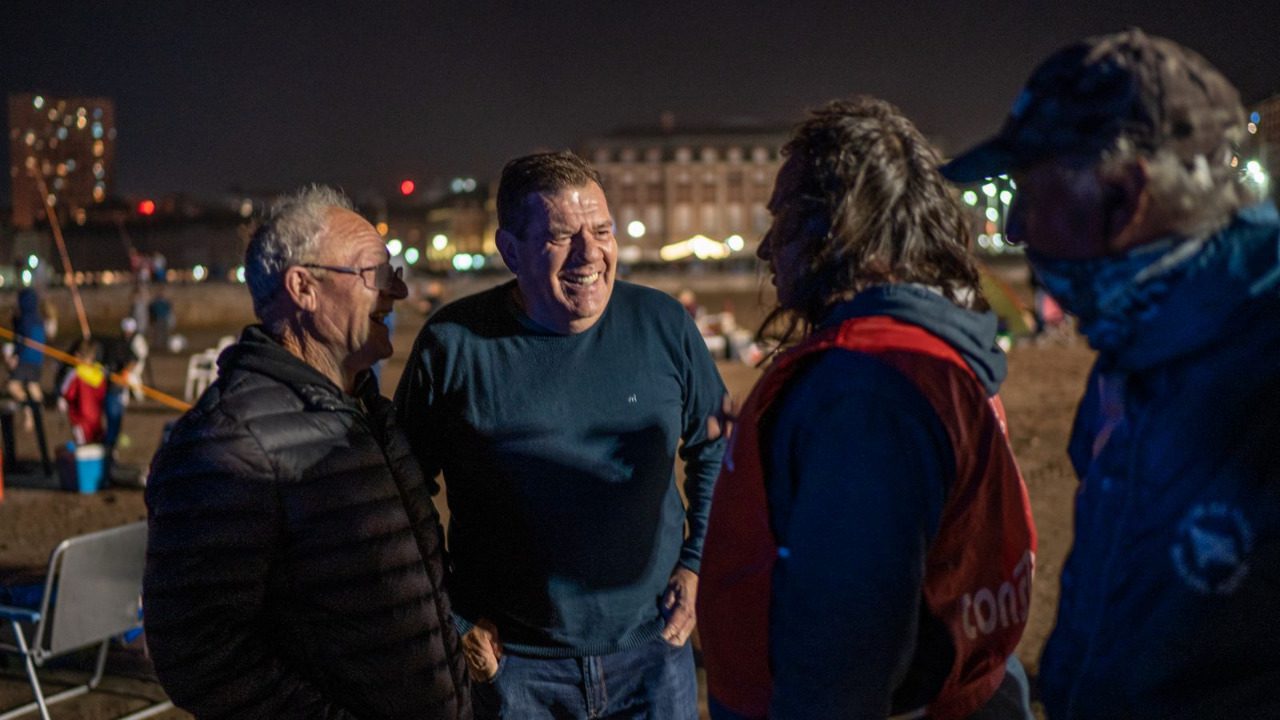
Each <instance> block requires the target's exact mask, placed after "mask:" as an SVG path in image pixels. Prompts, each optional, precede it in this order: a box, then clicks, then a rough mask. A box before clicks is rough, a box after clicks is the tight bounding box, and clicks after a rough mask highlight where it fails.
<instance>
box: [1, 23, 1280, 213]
mask: <svg viewBox="0 0 1280 720" xmlns="http://www.w3.org/2000/svg"><path fill="white" fill-rule="evenodd" d="M424 5H425V4H423V3H403V4H401V6H399V7H389V6H386V5H378V6H374V7H371V8H361V9H360V10H359V11H358V12H357V11H352V10H351V9H349V6H348V5H346V4H340V3H335V2H316V3H301V2H287V3H276V4H273V5H271V6H266V7H264V6H261V5H258V4H250V3H243V2H230V3H223V4H218V5H216V6H215V5H205V4H203V3H194V2H174V3H163V4H156V5H152V4H149V3H143V2H137V1H134V0H129V1H125V2H116V3H107V2H87V3H83V2H82V3H70V2H60V1H53V2H25V1H24V2H19V3H17V4H16V5H15V6H12V7H7V8H6V10H5V11H4V14H3V17H4V19H5V22H4V26H5V27H4V30H3V31H0V36H2V38H3V45H4V47H3V48H2V49H0V82H3V88H0V89H2V90H3V91H4V93H5V94H6V95H7V94H8V93H12V92H32V91H34V92H45V93H49V94H54V95H91V96H105V97H110V98H112V99H114V101H115V104H116V113H117V122H118V128H119V137H118V145H117V151H118V154H117V158H118V160H117V164H116V178H115V187H114V188H112V192H113V194H117V195H125V194H148V195H161V194H166V193H171V192H188V193H192V194H195V195H215V194H220V193H222V192H225V191H227V190H228V189H229V188H231V187H234V186H239V187H251V188H269V189H288V188H291V187H294V186H297V185H300V184H303V183H306V182H311V181H319V182H328V183H332V184H335V185H339V186H342V187H344V188H345V189H347V190H348V192H351V193H352V194H361V193H367V192H370V191H374V192H377V193H380V194H383V195H388V196H390V195H393V194H394V193H395V188H396V186H398V184H399V182H400V181H401V180H403V179H404V178H413V179H414V180H415V181H417V182H418V183H419V186H420V187H421V186H425V184H426V183H428V182H429V181H430V180H431V179H432V178H447V177H452V176H459V175H466V176H476V177H479V178H482V179H483V178H492V177H495V176H496V175H497V173H498V171H499V170H500V169H501V166H502V163H503V162H504V161H505V160H506V159H508V158H510V157H512V156H515V155H518V154H522V153H525V152H529V151H532V150H535V149H538V148H551V147H568V146H573V145H576V144H577V143H578V142H580V141H581V140H583V139H585V138H588V137H592V136H598V135H603V134H606V133H608V132H610V131H612V130H614V129H617V128H623V127H634V126H643V125H652V126H656V125H657V124H658V122H659V116H660V115H661V114H662V113H664V112H669V113H672V114H673V115H674V117H675V121H676V127H677V130H678V129H679V128H681V127H688V126H693V125H709V124H716V123H720V122H726V121H728V122H741V121H744V120H746V119H752V120H754V121H756V122H759V123H765V124H774V125H779V124H781V125H789V124H791V123H794V122H795V121H797V120H799V119H800V118H801V117H802V115H803V112H804V110H805V109H806V108H809V107H813V106H816V105H819V104H821V103H823V102H825V101H826V100H829V99H831V98H836V97H842V96H848V95H851V94H855V93H869V94H872V95H878V96H880V97H884V98H885V99H888V100H890V101H891V102H894V103H895V104H897V105H899V106H900V107H901V108H902V109H903V110H904V112H906V113H907V114H908V115H909V116H910V117H912V118H913V119H914V120H915V121H916V123H917V124H918V125H919V126H920V128H921V130H922V131H924V132H925V134H926V135H928V136H930V137H931V138H933V139H935V140H936V141H938V142H939V143H940V144H942V145H943V149H944V150H945V151H954V150H956V149H960V148H962V147H963V146H965V145H968V144H970V143H972V142H975V141H977V140H980V139H982V138H983V137H985V136H986V135H988V134H990V133H991V132H993V131H994V130H995V129H996V127H997V126H998V125H999V124H1000V122H1001V121H1002V119H1003V117H1004V114H1005V112H1006V111H1007V108H1008V106H1009V104H1010V103H1011V102H1012V100H1013V98H1014V96H1015V95H1016V94H1017V92H1018V89H1019V87H1020V86H1021V84H1022V82H1023V81H1024V80H1025V79H1026V77H1027V75H1028V74H1029V73H1030V71H1031V69H1032V68H1033V66H1034V64H1035V63H1036V62H1038V61H1039V60H1041V59H1043V58H1044V56H1046V55H1047V54H1048V53H1050V52H1052V51H1053V50H1054V49H1056V48H1058V47H1060V46H1062V45H1064V44H1066V43H1067V42H1070V41H1072V40H1075V39H1078V38H1080V37H1084V36H1087V35H1091V34H1097V33H1100V32H1110V31H1115V30H1118V29H1122V28H1124V27H1127V26H1133V25H1137V26H1140V27H1142V28H1144V29H1145V30H1146V31H1147V32H1149V33H1152V34H1157V35H1164V36H1167V37H1171V38H1173V39H1174V40H1177V41H1179V42H1182V43H1184V44H1186V45H1188V46H1189V47H1192V48H1193V49H1195V50H1197V51H1199V52H1201V53H1202V54H1203V55H1205V56H1206V57H1207V58H1208V59H1209V60H1210V62H1212V63H1213V64H1214V65H1216V66H1217V67H1218V68H1219V69H1220V70H1222V72H1223V73H1224V74H1225V75H1227V77H1228V78H1230V79H1231V80H1232V81H1233V82H1234V83H1235V84H1236V85H1237V87H1238V88H1239V89H1240V91H1241V95H1242V97H1243V99H1244V100H1245V102H1246V103H1252V102H1256V101H1258V100H1260V99H1262V98H1265V97H1268V96H1270V95H1272V94H1275V93H1277V92H1280V68H1278V67H1277V66H1276V64H1275V62H1274V61H1271V62H1268V60H1269V57H1268V55H1269V51H1271V50H1272V49H1273V47H1274V45H1273V43H1274V38H1276V37H1280V4H1277V3H1275V2H1274V1H1272V2H1263V1H1261V0H1247V1H1245V2H1240V3H1234V4H1232V5H1231V6H1230V15H1229V16H1228V15H1227V14H1226V12H1225V9H1224V8H1223V6H1216V5H1212V4H1210V5H1206V4H1205V3H1192V2H1182V3H1166V4H1160V5H1156V4H1153V3H1134V2H1123V1H1120V2H1112V3H1107V4H1106V5H1105V6H1103V7H1087V8H1064V7H1060V6H1050V5H1048V4H1047V3H1039V2H1032V3H999V2H995V1H994V0H975V1H973V2H968V3H954V4H951V3H948V4H946V5H945V6H942V7H936V8H927V9H920V8H918V7H917V8H912V7H903V6H902V4H901V3H896V2H887V1H885V0H871V1H869V2H863V3H859V4H858V6H857V7H854V6H852V5H851V4H849V3H840V2H829V1H822V2H810V3H806V4H805V6H804V8H803V9H797V8H794V7H792V8H787V7H774V6H772V5H770V4H766V3H725V2H712V3H705V4H699V5H698V6H696V7H682V6H678V5H675V4H667V3H658V4H649V5H644V6H641V5H640V4H636V5H634V6H633V5H630V4H628V5H622V4H619V5H603V4H598V5H595V6H588V5H585V4H582V5H580V6H577V7H559V8H548V7H532V6H530V7H522V8H518V9H513V8H509V7H502V6H497V5H496V4H494V5H493V6H486V5H487V4H484V3H476V4H461V3H459V4H457V5H456V6H453V5H450V4H434V3H433V4H431V5H430V6H429V7H426V6H424ZM85 6H87V7H85ZM3 152H4V154H5V155H6V160H7V154H8V149H7V133H6V144H5V149H4V151H3ZM6 165H7V162H6ZM8 185H9V177H8V173H3V175H0V201H3V199H7V197H8V190H9V187H8Z"/></svg>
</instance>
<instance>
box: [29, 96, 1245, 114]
mask: <svg viewBox="0 0 1280 720" xmlns="http://www.w3.org/2000/svg"><path fill="white" fill-rule="evenodd" d="M31 104H32V105H33V106H35V109H37V110H39V109H40V108H42V107H44V97H43V96H40V95H37V96H35V97H34V98H32V99H31ZM1254 114H1255V115H1256V114H1257V113H1254Z"/></svg>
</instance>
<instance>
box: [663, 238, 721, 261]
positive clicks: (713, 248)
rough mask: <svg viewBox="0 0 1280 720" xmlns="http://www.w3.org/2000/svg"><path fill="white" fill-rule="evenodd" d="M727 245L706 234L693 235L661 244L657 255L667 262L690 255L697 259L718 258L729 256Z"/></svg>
mask: <svg viewBox="0 0 1280 720" xmlns="http://www.w3.org/2000/svg"><path fill="white" fill-rule="evenodd" d="M729 253H730V250H729V246H727V245H725V244H724V243H720V242H716V241H715V240H712V239H711V238H709V237H707V236H706V235H694V236H693V237H691V238H689V239H688V240H684V241H681V242H675V243H671V244H670V245H664V246H662V249H661V250H659V251H658V256H659V257H661V258H662V259H663V260H665V261H667V262H672V261H673V260H682V259H684V258H687V257H689V256H690V255H692V256H694V257H696V258H698V259H699V260H720V259H723V258H726V257H729Z"/></svg>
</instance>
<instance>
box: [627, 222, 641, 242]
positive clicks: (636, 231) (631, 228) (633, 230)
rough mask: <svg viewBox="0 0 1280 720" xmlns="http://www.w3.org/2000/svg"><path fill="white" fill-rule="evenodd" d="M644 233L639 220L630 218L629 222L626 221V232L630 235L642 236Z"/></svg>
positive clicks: (634, 236)
mask: <svg viewBox="0 0 1280 720" xmlns="http://www.w3.org/2000/svg"><path fill="white" fill-rule="evenodd" d="M644 233H645V227H644V223H642V222H640V221H639V220H632V221H631V222H629V223H627V234H628V235H630V236H631V237H633V238H642V237H644Z"/></svg>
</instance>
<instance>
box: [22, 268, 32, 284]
mask: <svg viewBox="0 0 1280 720" xmlns="http://www.w3.org/2000/svg"><path fill="white" fill-rule="evenodd" d="M30 284H31V271H30V270H23V271H22V286H23V287H26V286H28V285H30Z"/></svg>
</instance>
